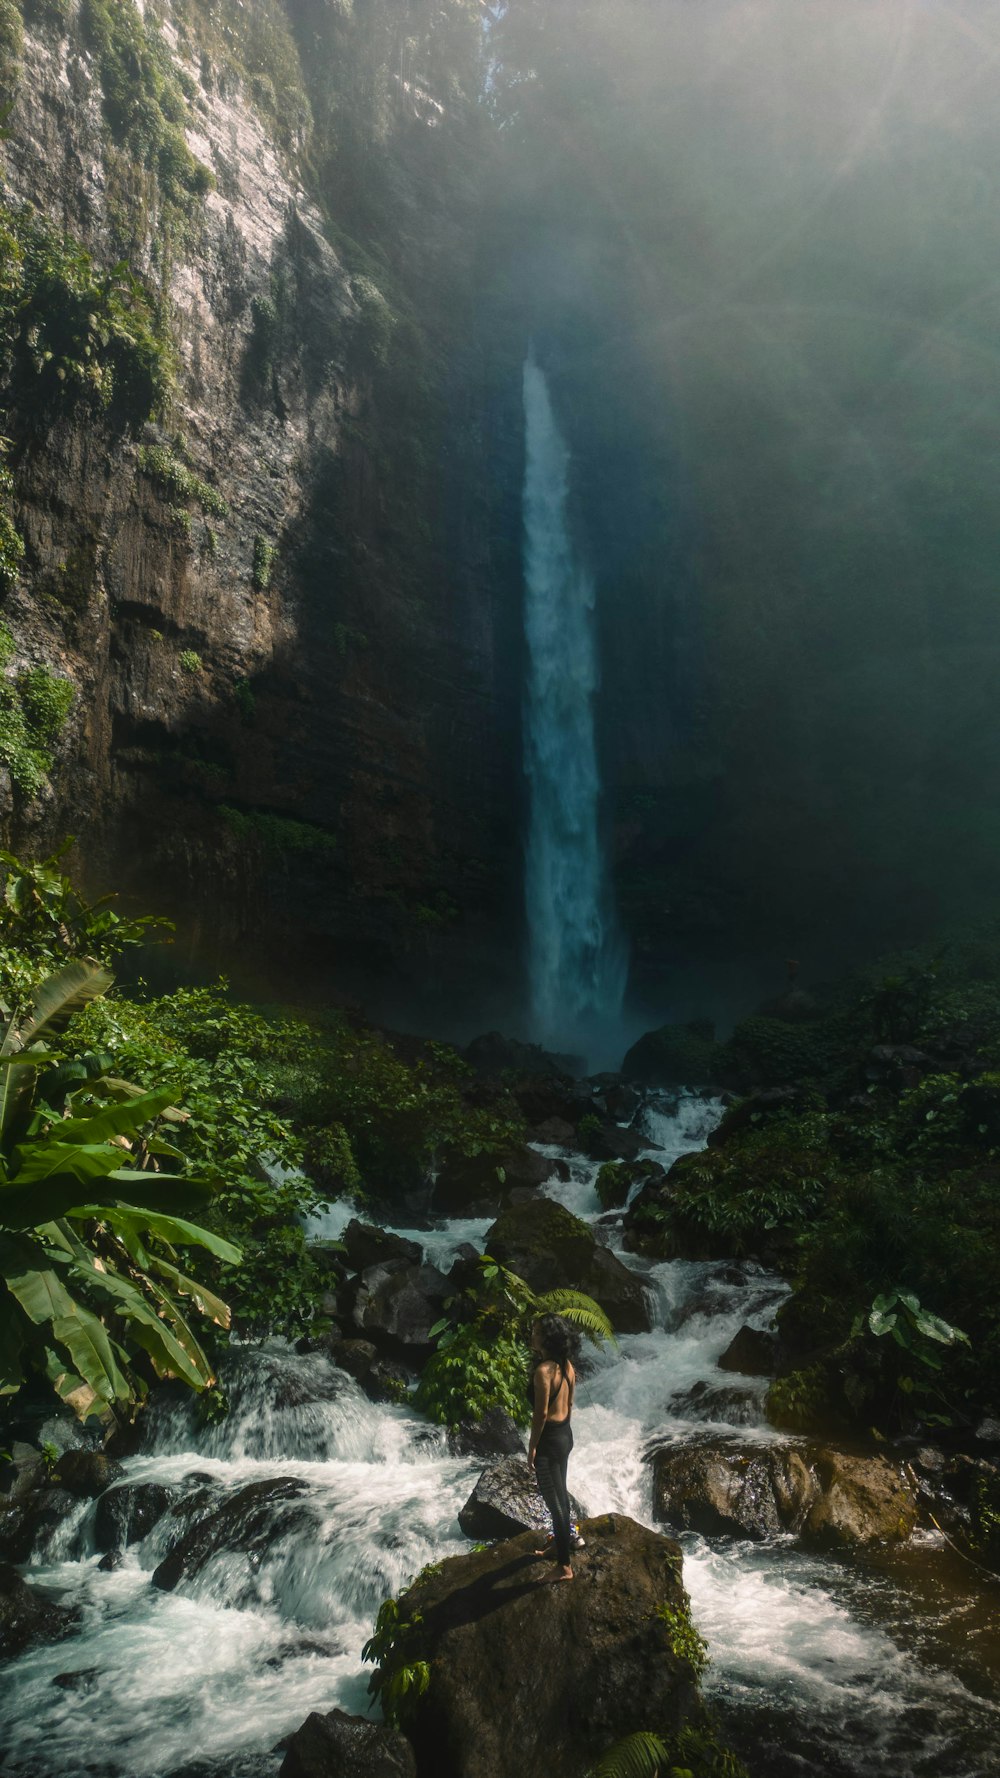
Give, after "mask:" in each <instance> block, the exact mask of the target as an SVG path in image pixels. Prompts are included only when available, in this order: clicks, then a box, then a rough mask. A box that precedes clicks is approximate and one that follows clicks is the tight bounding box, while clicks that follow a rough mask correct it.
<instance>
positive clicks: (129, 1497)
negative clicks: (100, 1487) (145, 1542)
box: [94, 1482, 174, 1551]
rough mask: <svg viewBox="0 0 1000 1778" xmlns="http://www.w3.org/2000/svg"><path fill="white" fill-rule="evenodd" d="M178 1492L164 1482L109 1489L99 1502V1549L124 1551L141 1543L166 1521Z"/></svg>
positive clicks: (96, 1522)
mask: <svg viewBox="0 0 1000 1778" xmlns="http://www.w3.org/2000/svg"><path fill="white" fill-rule="evenodd" d="M173 1501H174V1492H173V1490H172V1489H171V1488H165V1487H163V1486H162V1484H161V1483H160V1482H126V1483H125V1485H124V1487H121V1488H109V1489H108V1491H107V1493H106V1494H103V1495H102V1496H101V1499H100V1500H99V1501H98V1503H97V1511H96V1513H95V1515H94V1542H95V1544H96V1546H97V1548H98V1549H99V1550H105V1551H110V1550H123V1549H126V1548H127V1547H128V1545H129V1544H130V1543H140V1542H141V1541H142V1539H143V1538H144V1537H146V1536H148V1534H149V1532H150V1531H152V1529H153V1526H154V1525H156V1524H157V1523H158V1522H159V1520H160V1519H162V1517H163V1515H164V1513H165V1512H166V1511H167V1510H168V1509H169V1507H170V1506H171V1505H172V1504H173Z"/></svg>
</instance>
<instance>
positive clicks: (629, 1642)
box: [400, 1514, 701, 1778]
mask: <svg viewBox="0 0 1000 1778" xmlns="http://www.w3.org/2000/svg"><path fill="white" fill-rule="evenodd" d="M582 1529H583V1531H584V1534H585V1537H586V1542H587V1549H586V1551H585V1553H583V1554H581V1555H580V1556H578V1557H575V1558H574V1564H575V1565H576V1568H577V1577H578V1578H577V1580H576V1581H575V1582H573V1584H571V1585H547V1584H545V1574H546V1572H547V1570H546V1569H545V1568H544V1567H543V1565H541V1564H539V1563H538V1562H537V1561H536V1560H535V1559H534V1558H533V1555H532V1549H533V1544H534V1536H533V1534H532V1533H528V1534H526V1535H525V1536H522V1537H518V1538H515V1539H513V1540H512V1541H510V1542H508V1543H503V1544H499V1545H497V1546H495V1547H494V1548H493V1549H490V1550H485V1551H481V1552H472V1553H470V1554H469V1555H467V1556H457V1557H452V1558H451V1559H450V1560H448V1561H446V1562H444V1563H443V1564H442V1565H441V1568H440V1570H439V1571H438V1572H437V1573H436V1574H432V1575H428V1576H425V1577H422V1578H421V1579H420V1580H418V1581H417V1582H416V1583H415V1584H414V1586H413V1587H412V1588H411V1589H410V1591H409V1592H408V1593H405V1594H404V1595H403V1597H402V1599H401V1600H400V1611H401V1613H402V1615H403V1616H404V1617H409V1618H412V1617H413V1615H414V1614H415V1613H417V1612H419V1613H420V1616H421V1623H420V1626H419V1630H418V1636H417V1639H416V1642H415V1649H414V1652H415V1654H416V1655H417V1658H424V1659H426V1660H428V1662H429V1667H430V1683H429V1685H428V1688H427V1691H426V1692H425V1693H424V1694H423V1695H422V1696H421V1697H420V1698H418V1699H416V1700H415V1701H414V1702H413V1705H412V1708H411V1710H410V1712H409V1715H408V1720H407V1733H408V1735H409V1738H410V1740H411V1741H412V1743H413V1746H414V1748H415V1750H416V1754H417V1760H418V1765H419V1769H420V1771H421V1772H426V1773H428V1774H433V1778H512V1775H513V1774H515V1773H517V1774H524V1775H525V1778H529V1775H530V1778H541V1775H542V1774H544V1775H545V1778H580V1774H582V1773H584V1772H585V1771H587V1770H588V1769H589V1767H590V1766H591V1765H592V1764H593V1760H594V1756H595V1750H600V1749H603V1748H607V1747H610V1746H612V1745H613V1744H614V1743H615V1742H616V1741H618V1740H620V1739H621V1738H622V1737H623V1736H624V1735H626V1734H628V1733H631V1732H633V1731H636V1730H640V1729H645V1730H656V1731H657V1732H658V1733H660V1734H662V1735H668V1736H669V1735H671V1734H675V1733H676V1732H677V1731H678V1730H679V1729H680V1728H681V1727H682V1726H683V1725H684V1724H685V1723H687V1722H691V1721H700V1720H701V1706H700V1703H699V1700H698V1692H697V1684H696V1681H695V1678H694V1675H693V1673H692V1671H691V1668H690V1666H689V1664H688V1663H687V1662H686V1661H684V1660H683V1659H681V1658H680V1657H679V1656H678V1655H676V1654H675V1653H674V1651H673V1646H672V1643H673V1639H672V1637H671V1633H670V1629H669V1627H668V1624H667V1623H666V1622H665V1620H664V1617H663V1616H662V1615H661V1613H662V1609H663V1607H666V1608H667V1610H668V1611H673V1612H675V1613H677V1614H678V1615H679V1616H684V1617H686V1613H687V1602H686V1599H685V1596H684V1593H683V1589H682V1587H681V1582H680V1573H681V1554H680V1551H679V1549H678V1548H677V1545H676V1544H675V1543H673V1542H672V1541H671V1540H670V1539H668V1538H665V1537H661V1536H659V1535H658V1534H657V1533H656V1532H654V1531H648V1530H646V1529H645V1528H644V1527H643V1526H640V1525H637V1524H635V1523H634V1522H633V1521H632V1520H631V1519H627V1518H624V1517H622V1516H619V1515H617V1514H615V1515H611V1514H609V1515H607V1516H605V1517H602V1518H599V1519H590V1520H588V1521H586V1522H585V1524H584V1525H583V1527H582Z"/></svg>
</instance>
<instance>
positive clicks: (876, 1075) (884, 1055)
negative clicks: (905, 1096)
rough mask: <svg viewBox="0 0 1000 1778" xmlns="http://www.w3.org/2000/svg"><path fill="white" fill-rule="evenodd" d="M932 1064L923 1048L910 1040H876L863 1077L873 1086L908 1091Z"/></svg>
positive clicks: (869, 1054)
mask: <svg viewBox="0 0 1000 1778" xmlns="http://www.w3.org/2000/svg"><path fill="white" fill-rule="evenodd" d="M933 1066H934V1064H933V1062H932V1060H931V1058H930V1056H928V1055H927V1054H926V1053H925V1051H923V1050H918V1049H916V1048H915V1047H914V1045H913V1044H912V1043H877V1044H876V1045H875V1047H874V1049H871V1050H869V1052H868V1057H867V1060H866V1062H865V1079H866V1080H868V1081H871V1082H872V1083H873V1084H874V1085H876V1086H886V1087H890V1088H893V1089H894V1090H895V1091H897V1092H909V1090H910V1089H911V1088H912V1087H915V1086H917V1085H918V1084H919V1082H920V1081H921V1080H922V1078H923V1076H924V1075H925V1074H926V1073H927V1070H928V1068H932V1067H933Z"/></svg>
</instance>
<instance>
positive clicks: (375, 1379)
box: [328, 1340, 411, 1401]
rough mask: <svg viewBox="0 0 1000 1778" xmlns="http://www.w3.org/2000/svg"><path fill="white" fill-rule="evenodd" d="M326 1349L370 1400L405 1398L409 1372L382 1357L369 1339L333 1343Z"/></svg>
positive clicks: (392, 1360)
mask: <svg viewBox="0 0 1000 1778" xmlns="http://www.w3.org/2000/svg"><path fill="white" fill-rule="evenodd" d="M328 1350H329V1353H330V1357H331V1358H332V1359H333V1362H334V1364H337V1365H339V1366H340V1368H341V1370H343V1371H346V1372H347V1374H348V1376H349V1377H353V1378H354V1381H355V1382H356V1383H357V1384H358V1385H359V1387H360V1388H361V1389H362V1390H363V1391H364V1393H365V1395H367V1397H368V1400H369V1401H399V1399H400V1397H401V1396H403V1395H405V1393H406V1387H407V1384H408V1383H409V1381H410V1376H411V1372H409V1371H408V1370H407V1369H406V1366H405V1365H402V1364H399V1363H398V1362H397V1360H396V1359H394V1358H385V1357H383V1356H382V1355H381V1353H380V1352H379V1350H378V1347H377V1346H373V1345H372V1343H371V1341H370V1340H334V1341H333V1342H332V1343H331V1345H330V1346H329V1348H328Z"/></svg>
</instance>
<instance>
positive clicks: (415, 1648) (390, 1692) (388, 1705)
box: [361, 1599, 431, 1726]
mask: <svg viewBox="0 0 1000 1778" xmlns="http://www.w3.org/2000/svg"><path fill="white" fill-rule="evenodd" d="M422 1623H423V1618H422V1617H421V1615H420V1612H419V1611H415V1612H414V1613H413V1615H412V1617H409V1618H403V1617H401V1616H400V1611H399V1603H398V1601H397V1600H395V1599H385V1600H383V1602H382V1604H381V1605H380V1606H379V1612H378V1617H377V1618H376V1619H375V1627H374V1629H373V1630H372V1633H371V1636H370V1637H369V1638H368V1641H367V1642H366V1643H365V1645H364V1647H363V1648H362V1650H361V1659H362V1660H363V1661H372V1662H374V1664H375V1672H374V1673H373V1674H372V1676H371V1679H370V1680H369V1681H368V1692H369V1695H370V1696H371V1697H373V1698H378V1700H379V1702H380V1703H381V1705H382V1715H383V1716H384V1718H385V1720H386V1722H388V1723H392V1724H394V1725H396V1726H398V1725H399V1724H400V1723H401V1722H403V1721H404V1720H405V1716H406V1706H407V1701H408V1700H412V1699H413V1698H415V1697H421V1696H422V1694H423V1693H424V1692H425V1691H426V1690H427V1687H428V1685H429V1684H430V1677H431V1674H430V1667H429V1666H428V1664H427V1662H426V1661H425V1660H421V1659H419V1658H418V1654H419V1647H420V1626H421V1624H422Z"/></svg>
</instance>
